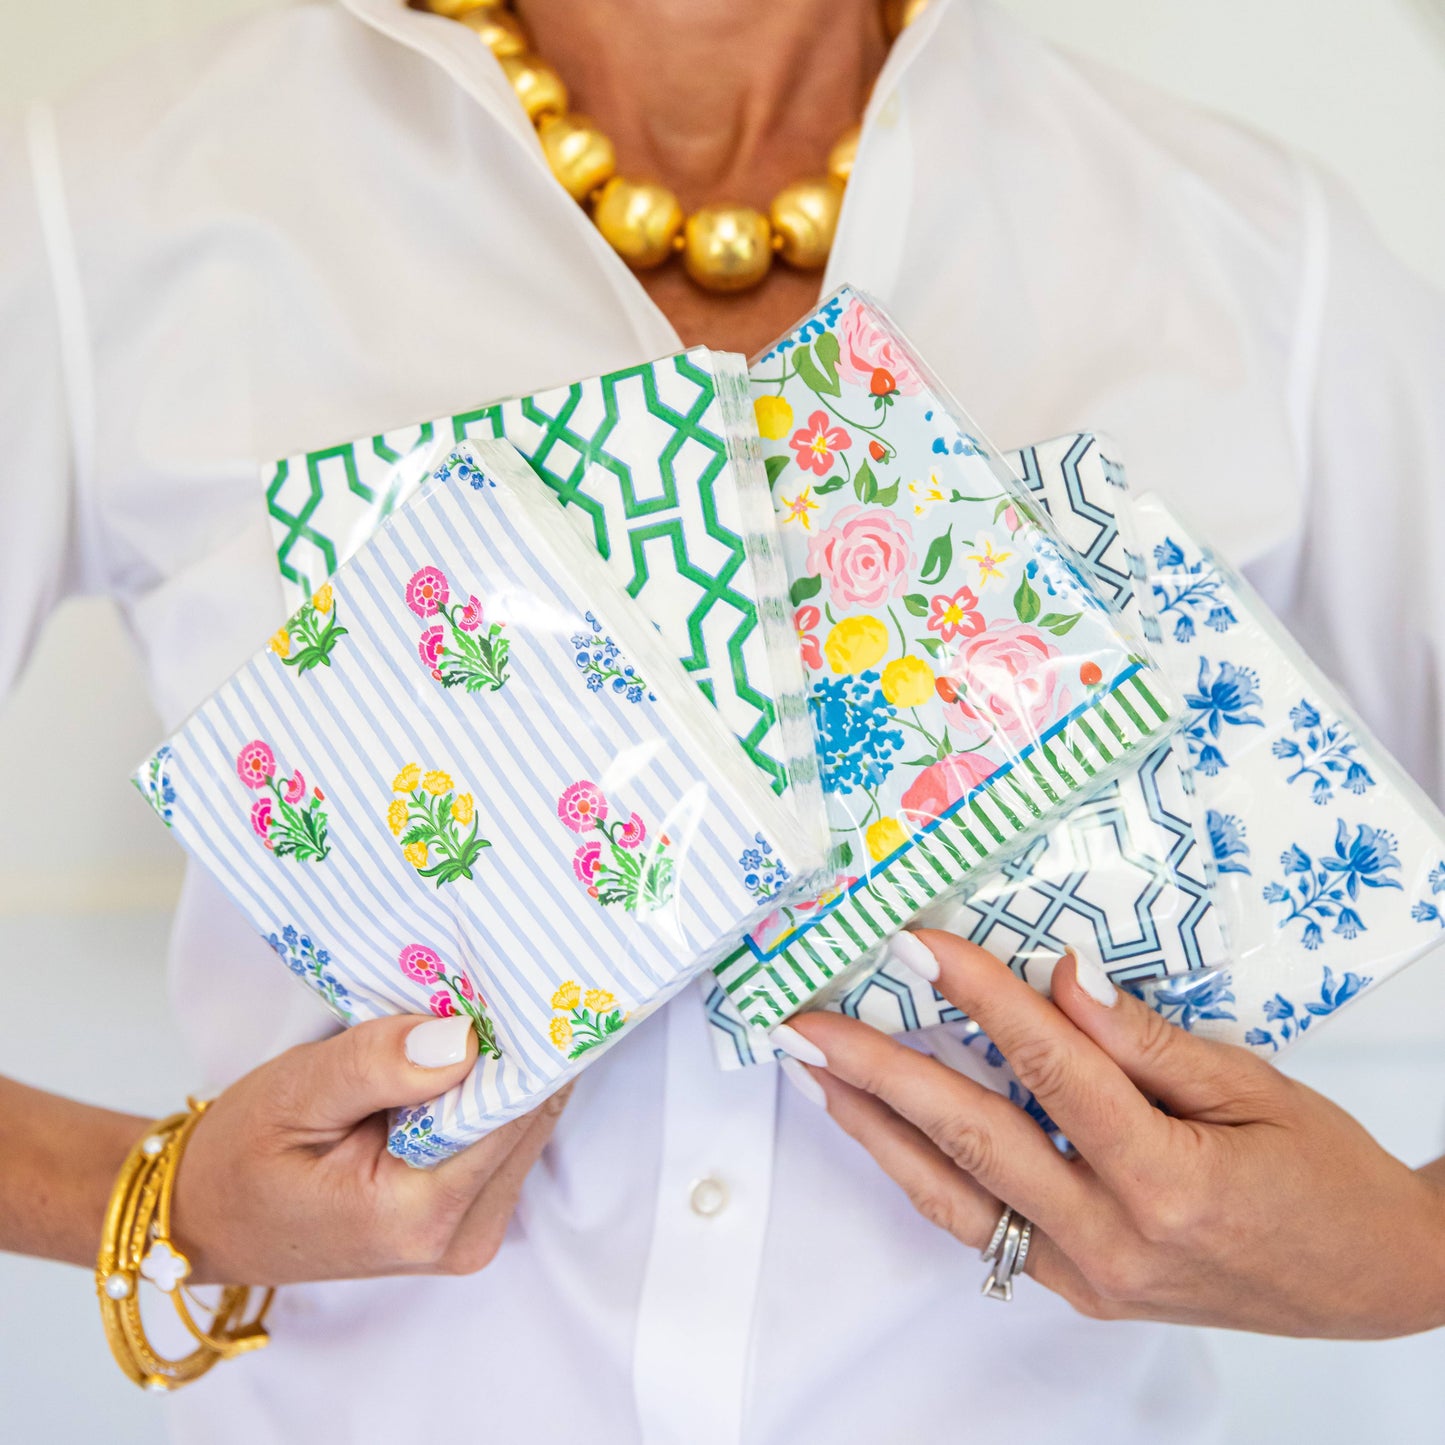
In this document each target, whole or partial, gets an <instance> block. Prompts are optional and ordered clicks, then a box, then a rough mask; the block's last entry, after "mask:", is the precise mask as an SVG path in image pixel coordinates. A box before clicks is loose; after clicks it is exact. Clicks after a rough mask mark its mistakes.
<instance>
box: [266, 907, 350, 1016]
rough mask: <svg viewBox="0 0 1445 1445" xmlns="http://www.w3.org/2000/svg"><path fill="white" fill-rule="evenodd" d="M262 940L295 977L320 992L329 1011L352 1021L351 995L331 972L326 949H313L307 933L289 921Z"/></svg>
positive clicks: (328, 951) (314, 946) (329, 957)
mask: <svg viewBox="0 0 1445 1445" xmlns="http://www.w3.org/2000/svg"><path fill="white" fill-rule="evenodd" d="M266 942H267V943H269V944H270V945H271V947H272V949H273V950H274V951H275V953H276V955H277V957H279V958H280V959H281V961H282V962H283V963H284V964H285V965H286V967H287V968H289V969H290V970H291V972H292V973H294V974H295V975H296V977H297V978H299V979H300V980H301V981H302V982H303V983H305V984H307V985H309V986H310V987H311V988H313V989H314V990H315V991H316V992H317V993H319V994H320V995H321V998H322V1000H323V1002H324V1003H325V1004H326V1006H327V1007H328V1008H329V1009H330V1010H331V1012H332V1013H334V1014H335V1015H336V1016H337V1017H338V1018H340V1019H341V1020H343V1021H344V1022H345V1023H349V1024H353V1023H355V1022H356V1016H355V1014H354V1013H353V1012H352V1008H351V995H350V993H348V992H347V988H346V985H345V984H344V983H342V981H341V980H340V979H339V978H337V976H336V975H335V974H334V973H332V972H331V953H330V950H329V949H325V948H317V947H316V945H315V944H314V943H313V942H312V941H311V939H310V937H309V936H308V935H307V934H304V933H301V932H300V931H299V930H298V929H297V928H296V927H295V925H294V924H290V923H288V924H287V925H286V926H285V927H284V928H283V929H282V930H281V932H280V933H279V934H275V933H273V934H271V935H270V937H269V938H267V940H266Z"/></svg>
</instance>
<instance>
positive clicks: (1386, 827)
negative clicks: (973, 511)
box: [1130, 494, 1445, 1056]
mask: <svg viewBox="0 0 1445 1445" xmlns="http://www.w3.org/2000/svg"><path fill="white" fill-rule="evenodd" d="M1130 518H1131V523H1132V525H1133V527H1134V528H1135V530H1136V532H1137V536H1136V539H1135V542H1136V545H1137V547H1138V550H1139V552H1140V554H1141V555H1142V557H1143V558H1144V564H1145V567H1146V568H1147V572H1148V576H1147V586H1146V587H1145V588H1144V589H1142V594H1141V599H1140V601H1141V606H1142V607H1143V608H1144V609H1145V610H1146V612H1147V613H1148V614H1150V617H1149V619H1148V620H1149V622H1150V627H1151V630H1152V631H1153V632H1154V635H1155V636H1156V637H1157V638H1158V646H1157V649H1156V650H1157V651H1158V654H1159V656H1160V658H1161V660H1162V661H1163V663H1164V665H1165V666H1166V667H1167V668H1168V669H1169V671H1170V672H1171V674H1172V675H1173V676H1174V677H1175V679H1176V680H1177V681H1178V683H1179V685H1180V687H1181V689H1182V690H1183V691H1184V693H1185V701H1186V702H1187V704H1188V706H1189V708H1190V716H1189V718H1188V720H1187V722H1186V725H1185V728H1184V731H1183V733H1182V734H1181V737H1182V739H1183V741H1184V742H1185V744H1186V745H1187V746H1188V748H1189V751H1190V754H1191V756H1192V759H1193V762H1194V767H1195V772H1196V775H1197V780H1198V792H1199V798H1200V801H1201V803H1202V805H1203V806H1204V808H1205V817H1206V827H1207V831H1208V837H1209V845H1210V849H1211V851H1212V854H1213V858H1214V865H1215V869H1216V871H1217V874H1218V884H1217V899H1218V904H1219V908H1220V910H1221V912H1222V914H1223V918H1224V923H1225V930H1226V937H1227V942H1228V944H1229V954H1230V962H1229V966H1228V967H1227V968H1223V969H1218V970H1215V971H1213V972H1210V973H1206V974H1203V975H1195V976H1192V977H1188V978H1181V979H1170V980H1166V981H1162V982H1157V983H1154V982H1151V983H1146V984H1144V985H1143V986H1142V988H1141V992H1142V993H1143V996H1144V997H1145V998H1146V999H1148V1000H1149V1002H1150V1003H1152V1004H1153V1005H1154V1007H1155V1008H1157V1009H1158V1010H1159V1011H1160V1012H1161V1013H1162V1014H1164V1016H1165V1017H1167V1018H1170V1019H1172V1020H1173V1021H1174V1022H1175V1023H1177V1024H1179V1025H1181V1026H1182V1027H1184V1028H1187V1029H1192V1030H1194V1031H1196V1032H1198V1033H1201V1034H1205V1035H1208V1036H1209V1037H1211V1038H1218V1039H1224V1040H1227V1041H1229V1042H1231V1043H1240V1044H1247V1045H1249V1046H1251V1047H1252V1048H1255V1049H1257V1050H1259V1051H1260V1052H1262V1053H1264V1054H1268V1055H1271V1056H1272V1055H1274V1054H1277V1053H1278V1052H1279V1051H1280V1050H1281V1049H1283V1048H1285V1047H1287V1046H1289V1045H1291V1044H1294V1043H1297V1042H1298V1041H1299V1040H1300V1039H1302V1038H1304V1037H1305V1036H1306V1035H1307V1034H1308V1033H1310V1032H1311V1031H1312V1030H1318V1029H1319V1027H1320V1026H1321V1025H1322V1023H1323V1022H1324V1020H1325V1019H1327V1018H1329V1017H1330V1016H1332V1015H1333V1014H1335V1013H1337V1012H1338V1011H1339V1010H1340V1009H1341V1008H1342V1007H1344V1006H1345V1005H1347V1004H1349V1003H1350V1002H1351V1001H1353V1000H1354V999H1356V998H1359V997H1360V996H1361V995H1362V994H1364V993H1365V992H1367V991H1368V990H1369V989H1371V988H1373V987H1375V986H1377V985H1378V984H1380V983H1382V982H1383V981H1384V980H1385V979H1387V978H1389V977H1390V976H1391V975H1392V974H1394V973H1398V972H1399V970H1400V969H1402V968H1404V967H1405V966H1406V965H1407V964H1410V963H1412V962H1414V961H1415V960H1416V959H1418V958H1419V957H1421V956H1422V955H1423V954H1425V953H1427V952H1430V951H1431V950H1432V949H1435V948H1438V947H1439V946H1440V945H1441V944H1442V943H1445V819H1442V817H1441V815H1440V812H1439V810H1438V809H1437V808H1436V807H1435V805H1434V804H1433V803H1432V802H1431V801H1430V800H1429V799H1428V798H1427V797H1426V796H1425V795H1424V793H1423V792H1421V790H1420V789H1419V788H1418V787H1417V786H1416V785H1415V784H1414V783H1413V782H1412V781H1411V780H1410V779H1409V778H1408V777H1407V776H1406V775H1405V773H1404V771H1403V770H1402V769H1401V768H1400V766H1399V765H1398V764H1397V763H1396V762H1395V761H1394V759H1393V758H1391V757H1390V755H1389V754H1388V753H1387V752H1386V751H1385V749H1384V747H1383V746H1382V745H1381V743H1380V742H1379V740H1378V739H1377V738H1375V737H1374V736H1372V735H1371V733H1370V732H1369V730H1368V729H1367V728H1365V726H1364V725H1363V724H1362V723H1361V722H1360V721H1359V719H1358V718H1357V717H1355V715H1354V713H1353V711H1352V709H1351V708H1350V706H1349V704H1348V703H1347V702H1346V701H1345V699H1344V698H1343V697H1342V696H1341V694H1340V692H1339V690H1338V689H1337V688H1336V687H1335V686H1334V685H1333V684H1332V683H1330V682H1329V681H1328V680H1327V679H1326V678H1325V677H1324V676H1323V674H1321V673H1320V671H1319V670H1318V669H1317V668H1316V667H1315V666H1314V664H1313V663H1311V662H1310V660H1309V659H1308V657H1306V655H1305V654H1304V652H1303V650H1302V649H1301V648H1300V646H1299V644H1298V643H1296V642H1295V641H1294V639H1293V638H1292V637H1290V635H1289V634H1288V632H1287V631H1286V630H1285V629H1284V627H1283V626H1282V625H1281V624H1280V623H1279V622H1278V621H1277V620H1276V618H1275V617H1274V616H1273V615H1272V614H1271V613H1270V611H1269V610H1268V608H1267V607H1266V606H1265V604H1264V603H1263V602H1262V601H1261V600H1260V598H1259V597H1258V595H1257V594H1256V593H1255V592H1254V591H1253V589H1252V588H1251V587H1250V586H1249V585H1248V583H1246V582H1245V581H1244V580H1243V578H1242V577H1240V576H1239V574H1238V573H1237V572H1235V571H1234V570H1233V569H1232V568H1230V567H1229V566H1228V565H1227V564H1226V563H1224V562H1223V561H1221V560H1220V559H1219V558H1217V557H1216V556H1215V555H1214V554H1213V553H1211V552H1210V551H1209V550H1208V549H1207V548H1206V547H1205V546H1203V545H1202V544H1201V543H1200V542H1199V541H1198V540H1197V539H1195V538H1194V537H1192V536H1191V535H1190V533H1189V531H1188V529H1187V528H1186V526H1185V524H1184V523H1183V522H1182V521H1181V520H1180V519H1179V517H1178V516H1177V515H1175V514H1174V513H1173V512H1172V511H1171V510H1170V508H1169V507H1168V505H1167V504H1166V503H1165V502H1164V501H1163V500H1162V499H1160V498H1159V497H1157V496H1154V495H1152V494H1150V495H1147V496H1143V497H1138V498H1135V499H1134V502H1133V504H1132V505H1131V507H1130Z"/></svg>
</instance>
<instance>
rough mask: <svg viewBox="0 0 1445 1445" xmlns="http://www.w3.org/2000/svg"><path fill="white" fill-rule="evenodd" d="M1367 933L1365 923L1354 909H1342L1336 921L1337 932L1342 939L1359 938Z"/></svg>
mask: <svg viewBox="0 0 1445 1445" xmlns="http://www.w3.org/2000/svg"><path fill="white" fill-rule="evenodd" d="M1364 931H1365V925H1364V921H1363V920H1362V919H1361V918H1360V915H1359V914H1358V913H1356V912H1355V910H1354V909H1353V908H1341V909H1340V916H1339V917H1338V918H1337V919H1335V932H1336V933H1338V934H1339V935H1340V937H1341V938H1358V937H1359V936H1360V934H1362V933H1363V932H1364Z"/></svg>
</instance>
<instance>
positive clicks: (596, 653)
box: [572, 612, 657, 702]
mask: <svg viewBox="0 0 1445 1445" xmlns="http://www.w3.org/2000/svg"><path fill="white" fill-rule="evenodd" d="M585 620H586V623H587V627H588V629H589V630H588V631H585V632H574V633H573V634H572V660H573V662H574V663H576V665H577V666H578V667H579V668H580V669H581V670H582V672H583V673H584V674H585V679H586V683H587V691H588V692H601V691H602V689H603V688H604V687H606V686H608V685H609V684H610V685H611V687H612V691H613V692H614V693H615V694H616V695H617V696H618V697H621V698H625V699H626V700H627V701H628V702H641V701H642V699H643V698H644V697H645V698H647V700H648V701H649V702H656V701H657V699H656V697H654V696H653V694H652V693H651V692H649V691H648V688H647V683H646V682H645V681H644V680H643V679H642V678H640V677H639V676H638V675H637V670H636V669H635V668H634V667H633V666H632V664H631V663H629V662H628V661H627V660H626V659H625V658H624V657H623V656H622V653H621V651H620V650H619V648H618V646H617V644H616V643H615V642H614V641H613V640H612V639H611V638H610V637H609V636H607V634H606V633H605V632H603V631H602V624H601V623H600V622H599V621H598V620H597V614H596V613H594V612H588V613H586V614H585Z"/></svg>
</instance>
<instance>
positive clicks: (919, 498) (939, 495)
mask: <svg viewBox="0 0 1445 1445" xmlns="http://www.w3.org/2000/svg"><path fill="white" fill-rule="evenodd" d="M906 490H907V492H908V500H909V501H910V502H912V503H913V515H914V516H915V517H921V516H922V515H923V514H924V513H925V512H926V511H927V510H928V509H929V508H930V507H931V506H932V505H933V504H934V503H935V502H941V501H942V500H943V488H942V487H940V486H939V485H938V473H937V472H930V473H929V474H928V481H927V482H926V483H924V482H909V484H908V486H907V488H906Z"/></svg>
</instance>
